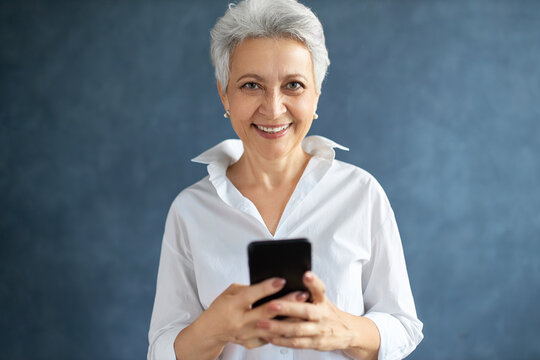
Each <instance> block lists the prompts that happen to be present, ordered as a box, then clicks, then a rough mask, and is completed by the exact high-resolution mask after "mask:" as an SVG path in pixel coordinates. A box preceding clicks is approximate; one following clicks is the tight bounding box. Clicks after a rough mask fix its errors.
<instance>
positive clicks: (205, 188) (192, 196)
mask: <svg viewBox="0 0 540 360" xmlns="http://www.w3.org/2000/svg"><path fill="white" fill-rule="evenodd" d="M214 196H215V189H214V187H213V186H212V184H211V182H210V177H209V176H208V175H207V176H205V177H204V178H202V179H201V180H199V181H197V182H196V183H194V184H193V185H190V186H188V187H187V188H185V189H183V190H182V191H180V193H178V195H176V197H175V198H174V200H173V202H172V205H171V210H173V211H175V212H181V210H185V209H189V208H192V207H193V206H195V205H196V204H197V203H199V202H201V201H204V200H209V199H211V198H212V197H214Z"/></svg>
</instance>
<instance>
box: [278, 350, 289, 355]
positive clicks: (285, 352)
mask: <svg viewBox="0 0 540 360" xmlns="http://www.w3.org/2000/svg"><path fill="white" fill-rule="evenodd" d="M279 352H280V353H281V355H286V354H287V353H288V352H289V350H287V349H281V350H279Z"/></svg>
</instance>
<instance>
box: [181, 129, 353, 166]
mask: <svg viewBox="0 0 540 360" xmlns="http://www.w3.org/2000/svg"><path fill="white" fill-rule="evenodd" d="M334 148H338V149H341V150H345V151H349V148H347V147H345V146H342V145H340V144H338V143H336V142H334V141H332V140H330V139H327V138H325V137H323V136H317V135H314V136H308V137H306V138H304V140H302V149H304V151H305V152H307V153H308V154H310V155H312V156H315V157H320V158H323V159H325V160H328V161H332V160H334V158H335V156H336V152H335V151H334ZM243 153H244V145H243V144H242V141H241V140H238V139H228V140H224V141H222V142H220V143H219V144H217V145H216V146H214V147H212V148H210V149H208V150H206V151H205V152H203V153H202V154H200V155H199V156H197V157H195V158H193V159H191V161H193V162H196V163H201V164H208V165H210V164H216V165H218V167H220V168H223V167H224V168H225V169H227V168H228V167H229V166H230V165H232V164H234V163H235V162H237V161H238V160H239V159H240V157H241V156H242V154H243Z"/></svg>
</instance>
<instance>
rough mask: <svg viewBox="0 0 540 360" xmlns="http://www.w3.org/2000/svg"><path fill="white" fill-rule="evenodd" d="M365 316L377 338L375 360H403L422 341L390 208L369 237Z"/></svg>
mask: <svg viewBox="0 0 540 360" xmlns="http://www.w3.org/2000/svg"><path fill="white" fill-rule="evenodd" d="M362 284H363V293H364V304H365V309H366V314H365V316H366V317H367V318H369V319H371V320H373V321H374V322H375V324H376V325H377V328H378V329H379V333H380V336H381V345H380V349H379V360H394V359H403V358H404V357H406V356H407V355H409V354H410V353H411V352H412V351H413V350H414V349H415V348H416V346H417V345H418V344H419V343H420V341H421V340H422V339H423V334H422V327H423V325H422V323H421V322H420V320H418V318H417V315H416V309H415V306H414V300H413V296H412V293H411V288H410V284H409V277H408V275H407V268H406V265H405V257H404V255H403V247H402V244H401V239H400V236H399V231H398V228H397V224H396V221H395V217H394V213H393V211H392V210H391V209H389V212H388V214H387V216H386V220H384V221H383V223H382V225H381V227H380V229H378V230H377V231H376V232H375V233H374V236H373V238H372V249H371V257H370V260H369V261H368V262H367V263H366V265H365V267H364V270H363V275H362Z"/></svg>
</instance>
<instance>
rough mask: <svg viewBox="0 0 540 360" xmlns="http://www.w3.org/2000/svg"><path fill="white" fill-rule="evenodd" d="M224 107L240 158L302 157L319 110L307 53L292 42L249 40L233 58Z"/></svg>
mask: <svg viewBox="0 0 540 360" xmlns="http://www.w3.org/2000/svg"><path fill="white" fill-rule="evenodd" d="M218 90H219V92H220V97H221V100H222V102H223V106H224V107H225V109H226V110H228V111H229V112H230V118H231V123H232V126H233V128H234V131H235V132H236V134H237V135H238V137H239V138H240V139H241V140H242V142H243V144H244V154H246V155H248V156H251V155H255V156H260V157H262V158H263V159H267V160H275V159H280V158H285V157H287V156H295V155H298V154H299V153H302V151H303V150H302V148H301V142H302V140H303V139H304V137H305V136H306V134H307V132H308V131H309V128H310V127H311V123H312V121H313V114H314V113H315V110H316V109H317V101H318V99H319V94H317V92H316V86H315V79H314V76H313V63H312V61H311V54H310V52H309V50H308V49H307V48H306V47H305V46H304V45H303V44H302V43H301V42H299V41H296V40H292V39H269V38H261V39H247V40H244V41H243V42H242V43H240V44H239V45H238V46H237V47H236V48H235V49H234V52H233V54H232V55H231V61H230V74H229V84H228V86H227V91H226V92H225V93H224V92H223V91H222V90H223V89H221V88H220V84H219V83H218Z"/></svg>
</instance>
